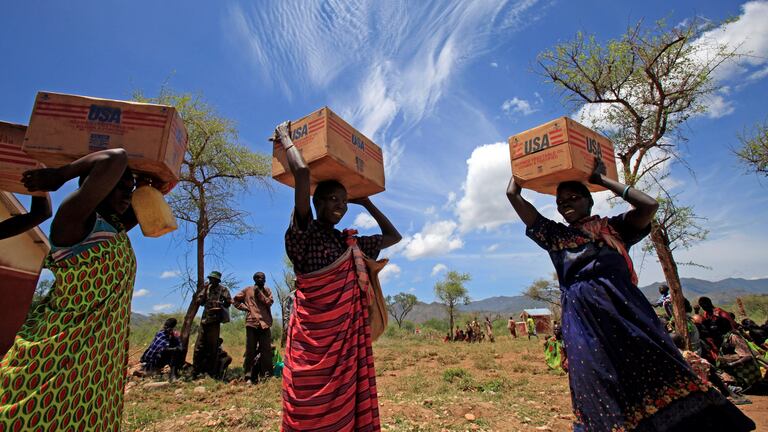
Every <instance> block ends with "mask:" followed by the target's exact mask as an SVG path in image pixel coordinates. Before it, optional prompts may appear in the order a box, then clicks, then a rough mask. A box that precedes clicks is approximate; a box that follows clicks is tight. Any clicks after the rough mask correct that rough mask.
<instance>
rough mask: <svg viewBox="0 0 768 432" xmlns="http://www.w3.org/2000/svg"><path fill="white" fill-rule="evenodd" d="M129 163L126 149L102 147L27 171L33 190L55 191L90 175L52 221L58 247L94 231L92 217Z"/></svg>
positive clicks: (27, 183)
mask: <svg viewBox="0 0 768 432" xmlns="http://www.w3.org/2000/svg"><path fill="white" fill-rule="evenodd" d="M127 166H128V156H127V155H126V152H125V150H124V149H121V148H117V149H109V150H102V151H98V152H95V153H91V154H89V155H86V156H83V157H81V158H80V159H78V160H76V161H74V162H71V163H69V164H67V165H64V166H62V167H60V168H43V169H39V170H32V171H27V172H25V173H24V174H23V182H24V185H25V186H26V187H27V189H29V190H30V191H33V192H34V191H55V190H58V189H59V188H60V187H61V186H62V185H63V184H64V183H66V182H67V181H69V180H71V179H73V178H76V177H81V176H87V177H86V179H85V181H84V182H83V184H82V186H80V187H79V188H78V189H77V190H75V191H74V192H72V193H71V194H70V195H69V196H67V197H66V198H65V199H64V201H62V203H61V205H60V206H59V208H58V210H57V211H56V215H55V216H54V217H53V221H52V222H51V241H52V242H53V244H55V245H57V246H70V245H73V244H76V243H78V242H80V241H82V240H83V238H85V236H86V235H88V233H89V232H90V230H91V226H90V225H89V223H91V222H92V221H90V220H89V218H90V216H91V215H92V214H93V213H94V212H95V211H96V207H97V206H98V205H99V204H100V203H101V202H102V201H103V200H104V198H106V197H107V195H109V194H110V193H111V192H112V190H113V189H114V188H115V185H117V182H118V181H119V180H120V179H121V178H122V176H123V173H124V172H125V169H126V168H127Z"/></svg>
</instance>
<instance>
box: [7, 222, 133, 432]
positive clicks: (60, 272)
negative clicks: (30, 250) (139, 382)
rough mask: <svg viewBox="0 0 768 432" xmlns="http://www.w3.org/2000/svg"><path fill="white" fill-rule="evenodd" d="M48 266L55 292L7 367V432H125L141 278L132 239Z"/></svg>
mask: <svg viewBox="0 0 768 432" xmlns="http://www.w3.org/2000/svg"><path fill="white" fill-rule="evenodd" d="M46 266H47V267H48V268H49V269H50V270H51V271H52V272H53V273H54V275H55V277H56V283H55V286H54V287H53V289H52V292H51V293H50V295H49V296H48V297H47V298H46V300H45V301H44V302H43V303H42V304H40V305H39V306H38V307H37V308H35V310H34V311H32V313H30V315H29V316H28V317H27V321H26V322H25V323H24V325H23V326H22V328H21V330H20V331H19V333H18V334H17V335H16V340H15V341H14V344H13V347H11V349H10V350H9V351H8V352H7V353H6V355H5V357H3V359H2V360H1V361H0V432H6V431H59V430H60V431H68V430H74V431H78V430H88V431H118V430H119V429H120V420H121V415H122V410H123V386H124V380H125V368H126V365H127V361H128V331H129V327H128V326H129V320H130V304H131V296H132V295H133V282H134V277H135V275H136V258H135V256H134V254H133V249H132V248H131V244H130V241H129V240H128V236H127V235H126V233H125V232H121V233H120V234H118V235H116V236H115V237H113V238H111V239H109V240H105V241H102V242H100V243H97V244H95V245H93V246H92V247H90V248H89V249H87V250H85V251H81V252H80V253H78V254H77V255H75V256H72V257H70V258H67V259H64V260H61V261H55V262H54V261H53V260H52V259H51V258H50V256H49V258H48V260H47V262H46Z"/></svg>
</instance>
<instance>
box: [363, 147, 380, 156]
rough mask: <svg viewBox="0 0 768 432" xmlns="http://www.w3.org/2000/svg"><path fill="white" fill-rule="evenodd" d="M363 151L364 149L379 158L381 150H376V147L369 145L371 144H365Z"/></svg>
mask: <svg viewBox="0 0 768 432" xmlns="http://www.w3.org/2000/svg"><path fill="white" fill-rule="evenodd" d="M365 151H366V152H368V153H370V154H371V156H373V157H375V158H379V159H380V158H381V152H380V151H377V149H376V148H374V147H371V146H369V145H366V146H365Z"/></svg>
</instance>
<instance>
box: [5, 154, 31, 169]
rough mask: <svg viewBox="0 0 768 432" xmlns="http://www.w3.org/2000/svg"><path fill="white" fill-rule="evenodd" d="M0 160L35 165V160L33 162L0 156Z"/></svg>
mask: <svg viewBox="0 0 768 432" xmlns="http://www.w3.org/2000/svg"><path fill="white" fill-rule="evenodd" d="M0 154H2V152H0ZM0 162H11V163H15V164H19V165H29V166H36V165H37V162H34V161H29V160H26V161H24V160H16V159H9V158H6V157H0Z"/></svg>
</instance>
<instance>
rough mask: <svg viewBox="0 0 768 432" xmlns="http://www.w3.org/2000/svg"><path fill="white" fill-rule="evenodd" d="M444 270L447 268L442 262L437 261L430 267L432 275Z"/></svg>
mask: <svg viewBox="0 0 768 432" xmlns="http://www.w3.org/2000/svg"><path fill="white" fill-rule="evenodd" d="M446 270H448V266H446V265H445V264H442V263H437V264H435V266H434V267H432V276H437V275H438V273H440V272H443V271H446Z"/></svg>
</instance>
